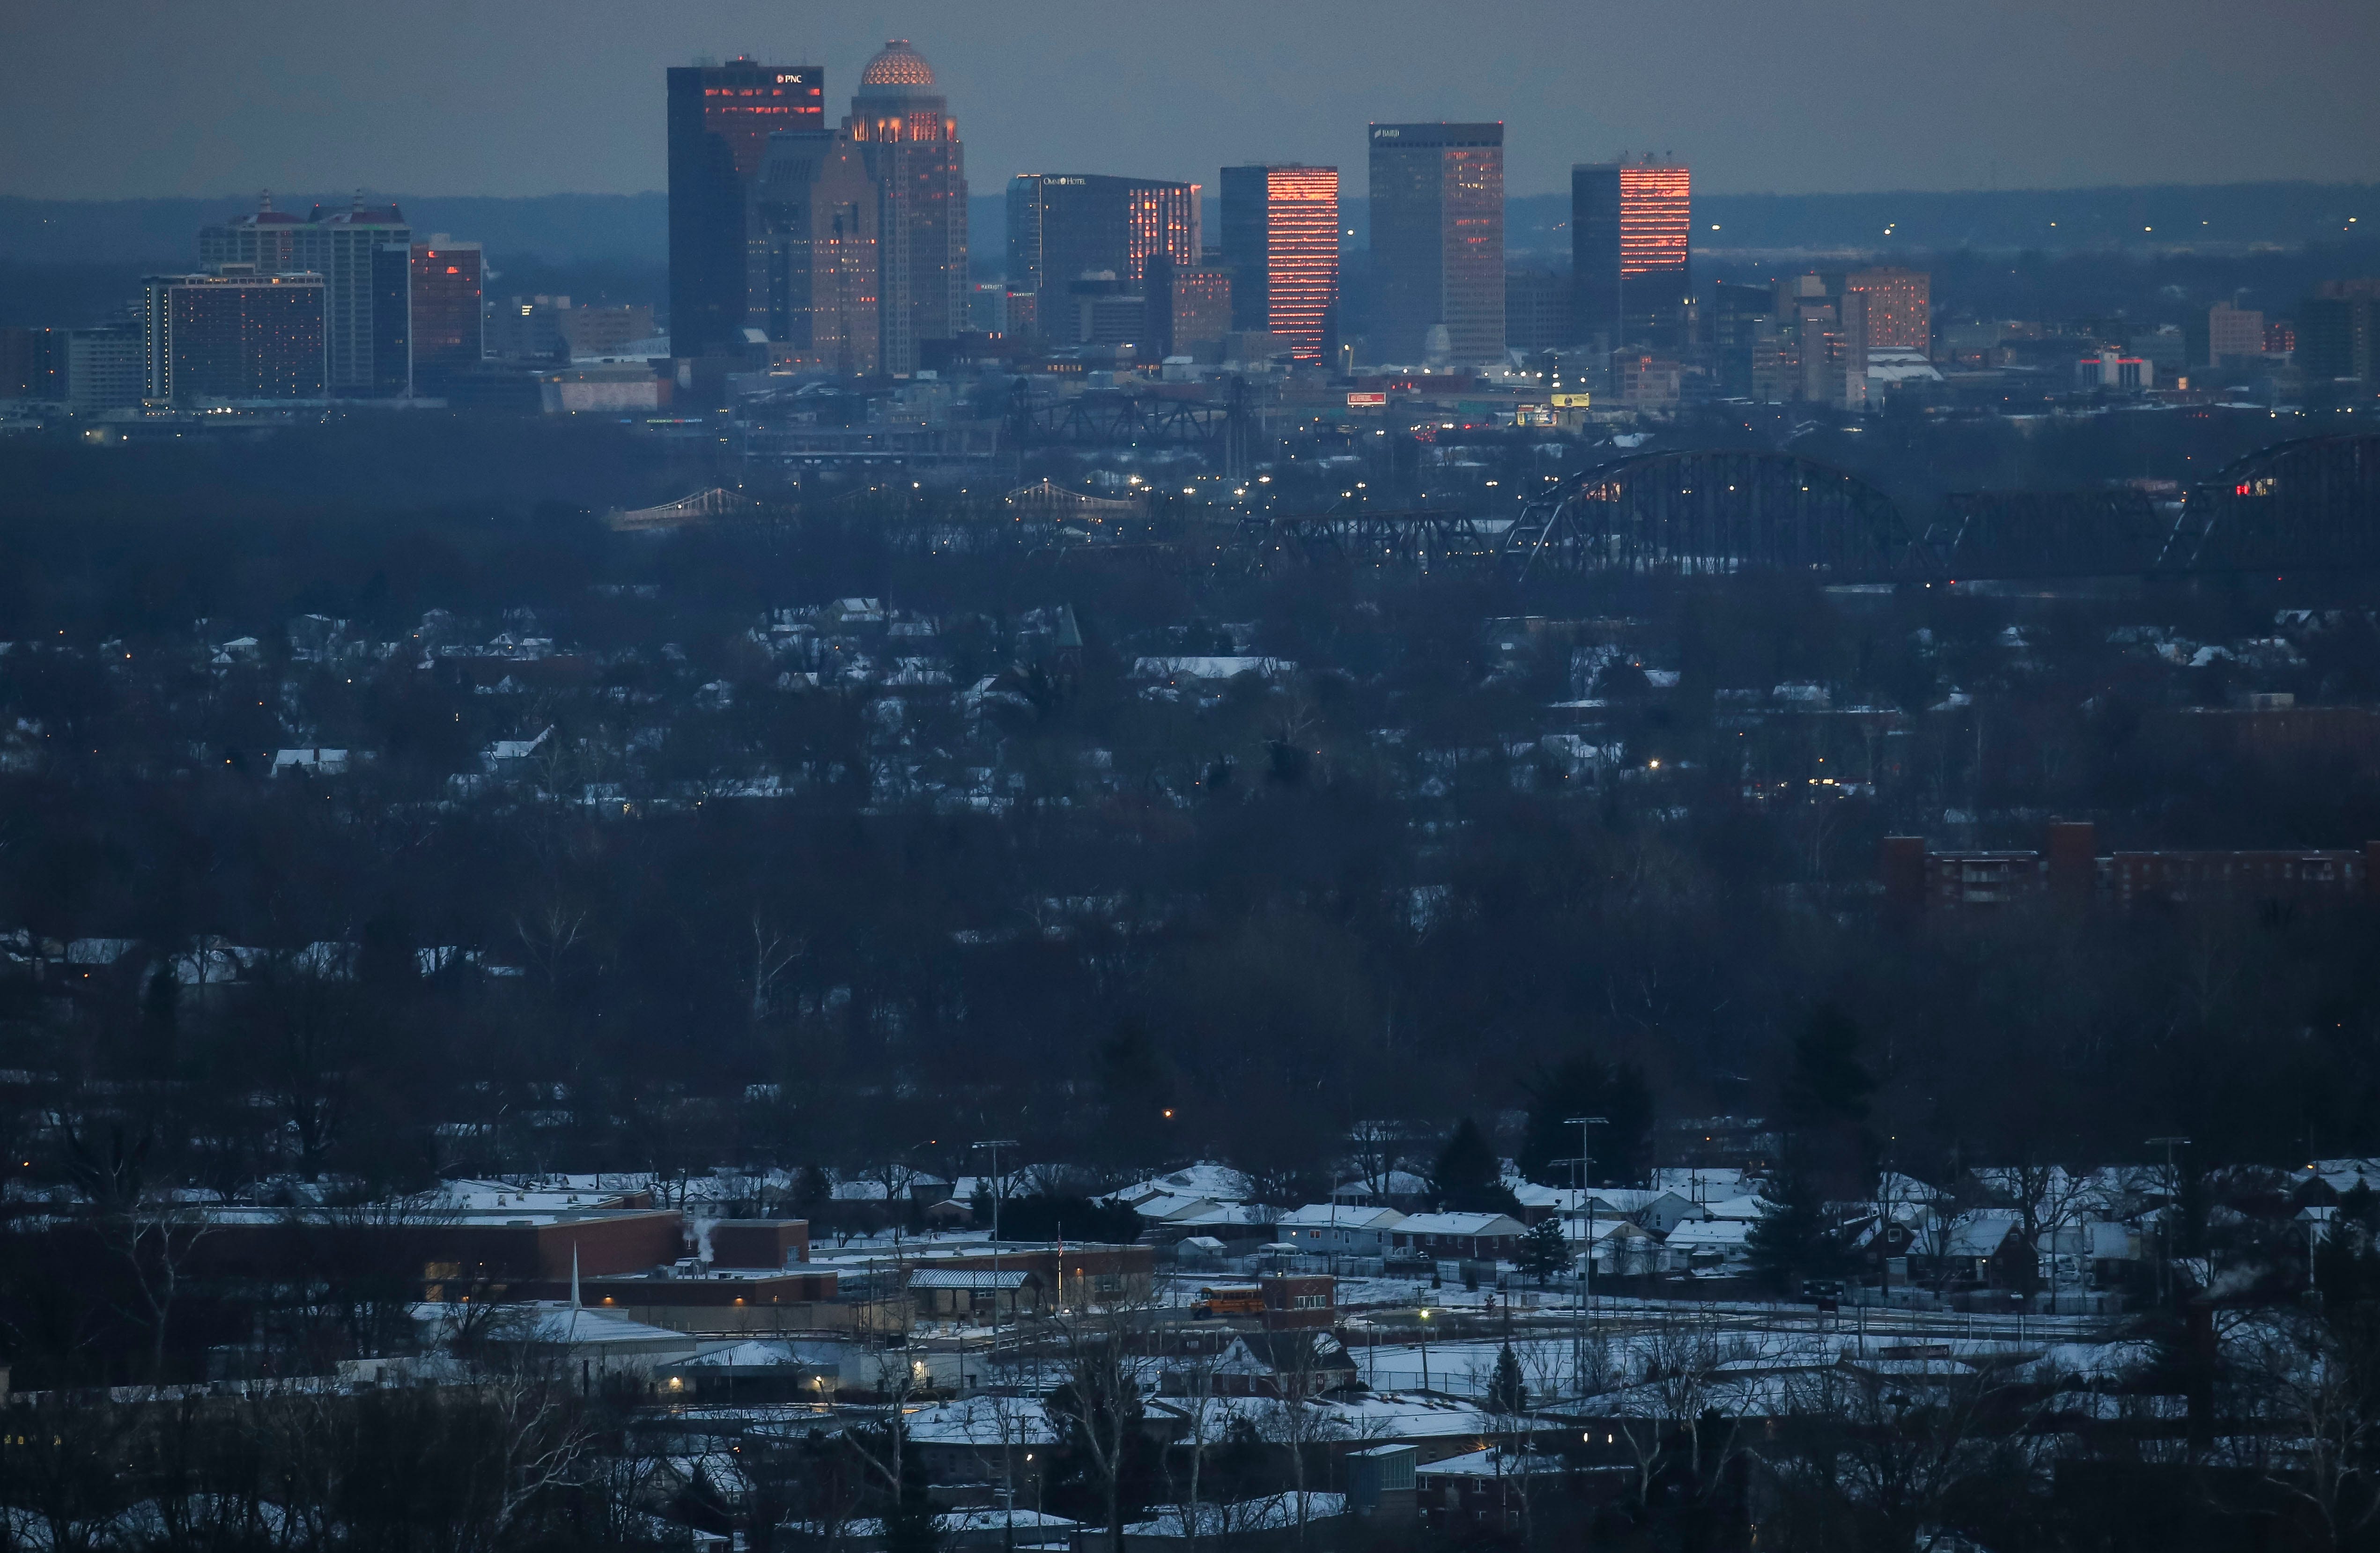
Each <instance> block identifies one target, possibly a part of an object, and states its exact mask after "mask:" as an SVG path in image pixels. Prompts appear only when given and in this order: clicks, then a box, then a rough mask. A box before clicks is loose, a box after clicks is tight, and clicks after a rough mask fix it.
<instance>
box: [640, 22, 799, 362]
mask: <svg viewBox="0 0 2380 1553" xmlns="http://www.w3.org/2000/svg"><path fill="white" fill-rule="evenodd" d="M825 78H826V73H825V71H823V70H821V69H820V67H817V66H815V65H762V64H759V63H758V62H756V61H754V60H750V59H736V60H733V61H731V62H729V63H728V64H725V65H691V66H683V67H673V68H672V69H671V70H670V72H669V250H670V340H671V346H670V348H671V349H672V350H673V351H674V353H675V354H676V355H679V356H704V355H709V354H711V353H714V352H718V351H723V350H729V349H732V348H734V347H735V346H738V345H740V344H741V343H742V341H743V338H744V334H743V331H744V323H745V317H746V313H747V310H748V305H749V304H748V297H747V285H748V275H747V271H748V268H749V256H748V255H747V252H746V242H747V234H746V231H745V219H746V214H747V206H748V204H749V202H750V200H749V196H750V185H751V182H752V179H753V178H754V176H756V175H757V174H758V173H759V168H760V161H761V158H762V155H763V154H764V153H765V152H766V151H767V149H768V142H769V136H770V135H771V133H773V132H775V131H777V130H781V129H790V130H811V131H815V130H819V129H822V128H824V127H825V124H826V103H825V96H824V93H825Z"/></svg>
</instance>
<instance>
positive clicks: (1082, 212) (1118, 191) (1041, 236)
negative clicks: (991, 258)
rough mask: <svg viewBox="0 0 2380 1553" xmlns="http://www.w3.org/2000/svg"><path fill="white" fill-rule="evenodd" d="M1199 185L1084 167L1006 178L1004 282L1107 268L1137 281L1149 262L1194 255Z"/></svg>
mask: <svg viewBox="0 0 2380 1553" xmlns="http://www.w3.org/2000/svg"><path fill="white" fill-rule="evenodd" d="M1198 224H1199V187H1198V185H1196V184H1195V183H1164V182H1160V181H1158V180H1156V179H1153V178H1121V177H1108V176H1101V175H1098V174H1084V173H1063V174H1061V173H1019V174H1017V175H1016V176H1014V177H1013V178H1011V179H1009V180H1008V284H1009V285H1011V286H1012V287H1014V289H1016V290H1019V291H1039V290H1040V289H1041V288H1042V287H1043V286H1044V285H1051V286H1056V287H1058V288H1060V289H1061V290H1062V289H1063V288H1064V287H1065V286H1066V285H1068V284H1069V283H1070V282H1073V281H1075V280H1077V279H1079V278H1080V277H1081V276H1083V275H1085V274H1087V273H1092V272H1095V271H1099V270H1108V271H1111V272H1113V273H1114V274H1115V276H1116V278H1117V279H1118V280H1121V281H1123V283H1124V284H1125V285H1132V286H1137V285H1143V284H1144V283H1145V282H1146V281H1147V277H1148V264H1149V261H1150V260H1151V259H1153V258H1155V257H1157V256H1158V255H1160V254H1162V255H1165V256H1166V257H1168V258H1171V259H1172V260H1173V261H1175V262H1176V263H1181V264H1196V262H1197V261H1198Z"/></svg>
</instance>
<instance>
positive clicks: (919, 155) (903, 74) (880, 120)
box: [843, 38, 967, 372]
mask: <svg viewBox="0 0 2380 1553" xmlns="http://www.w3.org/2000/svg"><path fill="white" fill-rule="evenodd" d="M843 127H844V131H845V132H846V133H847V134H849V135H850V136H851V138H852V139H853V140H855V141H856V142H858V144H859V146H860V149H861V151H862V152H863V153H864V154H865V155H866V158H867V162H868V171H869V172H870V174H872V175H873V176H874V177H875V179H876V185H877V190H878V196H877V209H878V211H879V212H880V227H879V232H880V236H879V238H878V253H879V254H880V261H881V264H882V285H881V287H880V303H879V308H878V313H877V317H878V321H879V330H880V340H881V345H880V349H879V351H878V358H879V361H880V365H881V370H884V371H887V372H914V371H916V370H917V357H918V347H919V346H920V345H921V344H922V343H923V342H925V341H928V340H947V339H949V338H950V337H951V336H952V335H953V334H957V333H958V331H959V328H960V325H961V324H962V322H964V321H965V317H966V311H965V308H966V291H967V220H966V200H967V187H966V154H965V149H964V148H963V147H961V146H960V144H959V126H958V120H956V119H954V118H953V117H951V116H950V113H949V105H948V103H945V102H944V100H943V98H942V96H941V93H940V92H939V91H937V90H936V88H935V85H934V69H933V67H932V66H930V65H929V64H927V63H926V57H925V55H921V54H919V53H918V52H917V50H916V49H915V48H912V47H911V46H910V44H909V41H908V40H907V39H905V38H895V39H894V40H892V42H889V43H886V44H885V45H884V48H883V52H881V53H880V54H879V55H877V56H876V57H875V58H873V59H871V60H869V61H868V68H867V69H866V70H865V71H864V72H862V73H861V75H860V78H859V90H858V91H856V92H855V93H854V94H853V95H852V99H851V116H850V117H849V118H847V119H845V120H844V125H843Z"/></svg>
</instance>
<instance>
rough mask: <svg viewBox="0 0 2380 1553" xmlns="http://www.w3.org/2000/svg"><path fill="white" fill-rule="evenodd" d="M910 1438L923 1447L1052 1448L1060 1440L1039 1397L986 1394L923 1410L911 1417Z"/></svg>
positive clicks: (939, 1404) (909, 1423)
mask: <svg viewBox="0 0 2380 1553" xmlns="http://www.w3.org/2000/svg"><path fill="white" fill-rule="evenodd" d="M907 1427H908V1431H909V1438H911V1439H913V1440H916V1441H917V1443H918V1444H920V1445H973V1446H986V1447H990V1448H991V1449H994V1450H997V1449H999V1448H1000V1447H1001V1446H1002V1444H1003V1443H1005V1444H1008V1445H1050V1444H1054V1443H1055V1442H1056V1441H1057V1438H1058V1431H1057V1427H1056V1426H1054V1425H1052V1424H1051V1423H1050V1412H1049V1409H1047V1408H1046V1407H1044V1406H1043V1405H1042V1403H1041V1400H1040V1399H1039V1398H1038V1397H1004V1396H996V1395H992V1394H990V1393H984V1394H980V1395H977V1396H973V1397H962V1398H960V1399H959V1400H957V1401H948V1402H939V1403H937V1404H935V1405H934V1406H932V1407H924V1408H919V1409H917V1411H916V1412H914V1413H910V1414H909V1415H908V1421H907Z"/></svg>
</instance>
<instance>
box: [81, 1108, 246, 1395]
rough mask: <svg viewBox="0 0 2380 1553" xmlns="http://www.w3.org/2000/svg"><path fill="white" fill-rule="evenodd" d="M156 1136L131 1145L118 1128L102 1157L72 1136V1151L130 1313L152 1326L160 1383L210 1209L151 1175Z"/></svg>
mask: <svg viewBox="0 0 2380 1553" xmlns="http://www.w3.org/2000/svg"><path fill="white" fill-rule="evenodd" d="M153 1141H154V1138H153V1134H143V1135H142V1136H141V1137H140V1139H139V1140H138V1141H135V1142H131V1143H128V1142H127V1141H126V1139H125V1135H124V1133H123V1131H122V1130H121V1129H120V1128H119V1129H116V1130H115V1131H114V1132H112V1133H111V1134H110V1137H109V1140H108V1146H107V1147H106V1149H105V1151H104V1152H102V1151H100V1150H98V1149H95V1148H94V1147H91V1145H90V1144H89V1143H88V1142H86V1141H85V1140H84V1139H83V1138H82V1137H81V1136H80V1135H79V1134H75V1133H72V1132H69V1133H68V1134H67V1155H68V1160H69V1163H70V1165H71V1167H72V1169H73V1171H74V1173H75V1175H76V1178H77V1182H78V1184H79V1185H80V1186H81V1187H82V1188H83V1190H84V1192H85V1193H86V1194H87V1195H89V1196H90V1198H91V1211H92V1216H93V1226H94V1228H95V1229H96V1230H97V1231H98V1233H99V1236H100V1239H101V1241H102V1243H103V1244H105V1245H106V1246H107V1247H108V1249H109V1250H110V1251H112V1252H113V1253H114V1254H115V1256H117V1257H118V1258H119V1259H121V1260H122V1261H123V1263H124V1265H125V1268H126V1269H127V1271H128V1273H129V1275H130V1277H129V1280H128V1281H129V1282H130V1285H131V1288H132V1292H133V1297H134V1298H135V1299H136V1300H137V1301H138V1302H139V1303H138V1304H137V1305H136V1306H135V1307H134V1308H131V1309H128V1310H126V1311H125V1312H124V1314H125V1316H128V1318H130V1319H131V1320H132V1321H134V1322H136V1323H137V1324H139V1325H140V1326H143V1327H146V1328H148V1329H149V1339H150V1353H149V1378H150V1381H151V1383H152V1385H153V1384H162V1383H163V1381H164V1375H165V1344H166V1337H167V1333H168V1329H169V1326H170V1323H171V1321H172V1319H173V1315H174V1306H175V1304H176V1302H177V1301H178V1300H179V1299H180V1298H181V1296H182V1292H183V1289H184V1286H185V1285H186V1284H188V1281H189V1280H190V1275H191V1271H192V1262H193V1258H194V1256H195V1253H196V1252H197V1249H198V1245H199V1243H200V1241H201V1240H202V1239H204V1238H205V1236H206V1234H207V1232H208V1231H209V1230H210V1229H211V1228H212V1223H211V1221H210V1219H209V1218H208V1215H207V1210H206V1208H205V1207H203V1206H201V1205H200V1204H198V1203H194V1202H190V1201H188V1200H186V1199H185V1197H184V1195H183V1194H182V1193H181V1192H179V1191H177V1190H176V1188H174V1187H173V1186H171V1185H170V1184H166V1183H159V1182H157V1181H154V1180H152V1179H151V1178H150V1176H149V1174H148V1171H147V1166H148V1161H149V1157H150V1152H151V1148H152V1143H153Z"/></svg>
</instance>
